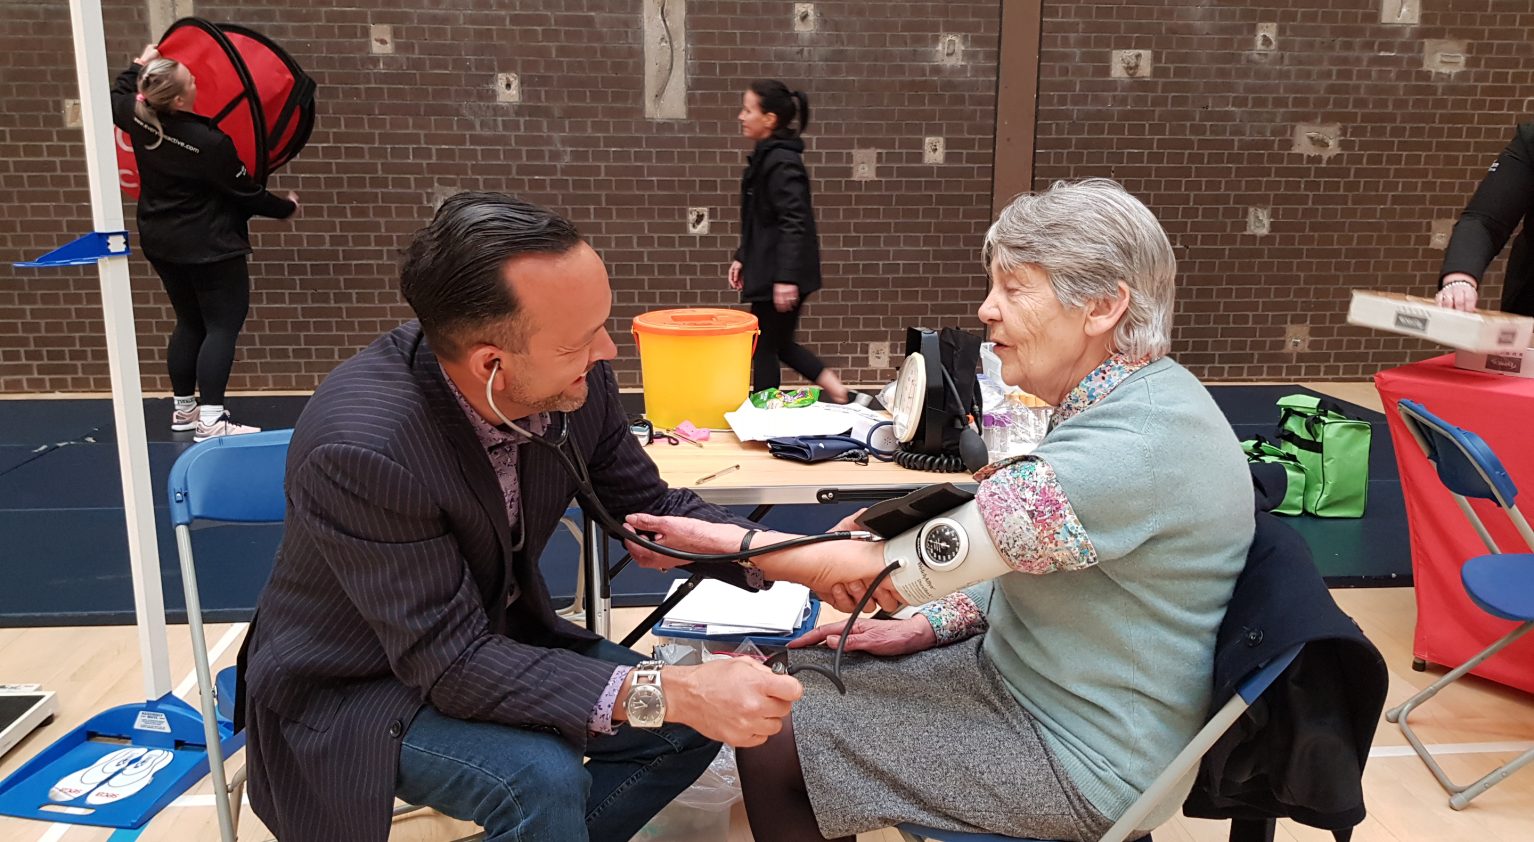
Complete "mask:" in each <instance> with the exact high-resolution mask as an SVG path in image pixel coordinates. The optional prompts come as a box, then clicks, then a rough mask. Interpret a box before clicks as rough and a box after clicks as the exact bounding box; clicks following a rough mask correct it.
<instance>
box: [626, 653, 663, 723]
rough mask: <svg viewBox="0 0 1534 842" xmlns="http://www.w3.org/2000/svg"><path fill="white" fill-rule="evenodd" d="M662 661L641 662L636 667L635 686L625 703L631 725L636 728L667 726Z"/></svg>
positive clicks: (630, 689)
mask: <svg viewBox="0 0 1534 842" xmlns="http://www.w3.org/2000/svg"><path fill="white" fill-rule="evenodd" d="M662 666H663V664H662V663H661V662H660V661H641V662H640V663H639V665H638V666H636V667H634V686H633V687H631V688H629V697H628V699H627V700H626V701H625V702H624V703H623V709H624V710H625V711H626V712H627V713H628V720H629V724H630V725H632V726H634V727H635V728H659V727H660V726H662V725H665V724H666V693H665V691H664V690H663V689H662V688H661V684H660V668H661V667H662Z"/></svg>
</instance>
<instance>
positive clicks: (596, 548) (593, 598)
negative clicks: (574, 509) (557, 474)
mask: <svg viewBox="0 0 1534 842" xmlns="http://www.w3.org/2000/svg"><path fill="white" fill-rule="evenodd" d="M582 550H583V551H584V552H583V555H585V558H584V559H582V562H583V563H584V564H585V565H586V628H588V629H590V630H591V631H593V632H595V633H597V634H599V635H601V636H603V637H607V636H608V635H609V633H610V632H611V631H612V622H611V620H612V617H611V613H610V612H611V611H612V586H611V585H610V584H609V583H608V577H607V532H606V531H605V530H603V529H602V524H600V523H598V522H597V519H596V518H594V517H592V516H591V515H589V514H588V515H586V541H585V546H584V547H582Z"/></svg>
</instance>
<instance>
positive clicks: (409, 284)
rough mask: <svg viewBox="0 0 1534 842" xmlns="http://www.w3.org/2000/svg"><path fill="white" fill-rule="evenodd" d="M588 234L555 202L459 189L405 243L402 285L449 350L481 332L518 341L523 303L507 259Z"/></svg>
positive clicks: (434, 338)
mask: <svg viewBox="0 0 1534 842" xmlns="http://www.w3.org/2000/svg"><path fill="white" fill-rule="evenodd" d="M581 242H583V239H582V237H581V234H580V232H579V231H577V230H576V228H575V225H574V224H572V223H571V222H570V221H569V220H568V219H565V218H564V217H562V216H560V215H559V214H557V213H554V212H553V211H551V210H548V209H547V208H542V207H539V206H538V205H535V204H533V203H531V202H527V201H523V200H522V199H518V198H516V197H515V196H507V195H505V194H503V193H459V194H457V195H455V196H453V197H451V198H449V199H448V200H447V201H445V202H443V203H442V207H441V208H439V209H438V210H437V215H436V216H435V217H433V218H432V221H431V224H430V225H427V226H426V227H425V228H422V229H421V230H419V231H417V232H416V233H415V236H414V237H413V238H411V240H410V245H408V246H407V247H406V248H405V260H404V264H403V266H401V268H400V284H399V285H400V292H401V293H403V294H404V296H405V301H407V302H408V303H409V304H410V309H411V310H414V311H415V315H416V318H417V319H420V320H421V328H422V330H424V331H425V332H426V338H427V339H428V340H430V341H431V344H432V347H433V348H434V349H435V350H436V352H437V353H438V354H439V355H440V356H442V357H444V358H447V359H454V358H456V357H458V356H459V355H461V354H462V353H463V352H464V351H465V350H466V349H467V347H468V345H470V344H472V343H473V342H475V341H480V340H486V339H488V340H490V341H495V342H497V343H499V344H502V345H503V346H511V345H518V344H519V343H520V341H521V332H520V331H516V330H507V329H505V328H504V327H503V326H509V325H510V323H511V322H512V321H513V320H514V318H515V317H516V315H517V309H518V305H517V300H516V296H515V295H513V294H512V291H511V286H510V285H509V284H507V283H506V279H505V278H504V277H503V275H502V267H503V266H504V265H505V264H506V261H507V260H510V259H511V258H514V257H518V256H520V255H524V254H564V253H565V252H567V251H569V250H570V249H572V248H574V247H575V246H577V245H579V244H580V243H581ZM508 350H516V348H512V347H508Z"/></svg>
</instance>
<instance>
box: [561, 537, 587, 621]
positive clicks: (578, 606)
mask: <svg viewBox="0 0 1534 842" xmlns="http://www.w3.org/2000/svg"><path fill="white" fill-rule="evenodd" d="M559 523H560V525H561V526H563V527H564V528H565V529H568V530H569V531H570V534H571V535H573V536H575V557H576V558H578V559H585V557H586V554H585V552H584V549H585V542H586V536H585V535H584V534H582V532H581V525H580V524H578V523H576V522H575V521H574V520H571V519H570V518H567V517H562V518H560V519H559ZM585 593H586V565H585V564H584V563H583V564H578V565H576V568H575V599H573V600H571V602H570V604H569V605H567V606H565V607H564V608H561V609H559V610H558V611H555V612H554V613H555V614H558V615H559V616H561V617H563V618H565V619H566V620H569V621H570V622H572V623H580V624H584V623H585V622H586V605H585V600H583V599H582V595H583V594H585Z"/></svg>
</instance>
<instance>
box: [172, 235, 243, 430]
mask: <svg viewBox="0 0 1534 842" xmlns="http://www.w3.org/2000/svg"><path fill="white" fill-rule="evenodd" d="M150 263H152V264H153V265H154V270H155V272H157V273H159V275H160V283H161V284H163V285H164V286H165V294H166V295H168V296H170V306H171V308H172V309H174V310H175V311H176V329H175V330H173V331H172V332H171V334H170V347H169V348H168V349H167V350H166V353H165V361H166V363H167V365H168V367H169V368H170V385H171V388H172V389H174V390H175V394H176V395H178V396H181V397H190V396H192V395H193V394H195V393H196V392H197V388H198V387H199V386H201V387H202V402H203V403H205V404H209V405H213V406H218V405H222V404H223V403H224V389H225V388H226V387H228V385H229V372H230V370H231V369H233V368H234V344H235V342H236V340H238V339H239V338H240V328H242V327H244V326H245V316H246V315H247V314H248V313H249V312H250V270H249V268H248V267H247V266H246V264H245V256H244V255H240V256H239V257H231V258H229V259H228V260H220V261H218V262H216V263H167V262H165V261H160V260H151V261H150Z"/></svg>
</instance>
